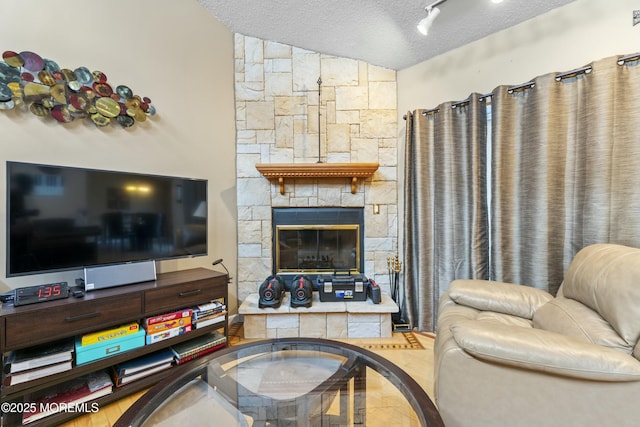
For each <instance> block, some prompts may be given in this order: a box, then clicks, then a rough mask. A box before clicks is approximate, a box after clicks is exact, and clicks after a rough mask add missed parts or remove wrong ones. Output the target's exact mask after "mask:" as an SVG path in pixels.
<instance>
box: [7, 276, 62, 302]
mask: <svg viewBox="0 0 640 427" xmlns="http://www.w3.org/2000/svg"><path fill="white" fill-rule="evenodd" d="M67 297H69V285H68V284H67V282H59V283H49V284H46V285H37V286H28V287H26V288H18V289H16V293H15V300H14V301H13V305H14V306H19V305H26V304H33V303H36V302H45V301H51V300H56V299H61V298H67Z"/></svg>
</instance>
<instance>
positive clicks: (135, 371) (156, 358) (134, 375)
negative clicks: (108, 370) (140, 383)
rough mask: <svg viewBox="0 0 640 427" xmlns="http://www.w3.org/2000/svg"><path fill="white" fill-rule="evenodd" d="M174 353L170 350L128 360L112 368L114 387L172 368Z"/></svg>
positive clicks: (166, 349)
mask: <svg viewBox="0 0 640 427" xmlns="http://www.w3.org/2000/svg"><path fill="white" fill-rule="evenodd" d="M173 363H174V353H173V351H172V350H171V349H170V348H165V349H164V350H160V351H156V352H155V353H151V354H147V355H146V356H142V357H138V358H136V359H133V360H128V361H126V362H123V363H119V364H117V365H115V366H113V368H112V369H113V378H114V380H115V383H116V387H121V386H123V385H125V384H129V383H131V382H134V381H137V380H139V379H142V378H144V377H147V376H149V375H152V374H155V373H156V372H160V371H163V370H165V369H168V368H170V367H171V366H173Z"/></svg>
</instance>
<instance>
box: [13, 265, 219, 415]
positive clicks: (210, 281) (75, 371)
mask: <svg viewBox="0 0 640 427" xmlns="http://www.w3.org/2000/svg"><path fill="white" fill-rule="evenodd" d="M227 277H228V276H227V274H225V273H221V272H217V271H213V270H208V269H206V268H195V269H190V270H183V271H176V272H171V273H163V274H159V275H158V278H157V279H156V280H150V281H146V282H142V283H138V284H133V285H128V286H124V287H118V288H108V289H100V290H97V291H94V292H87V293H86V294H85V296H84V298H80V299H79V298H72V297H71V298H66V299H62V300H55V301H49V302H46V303H40V304H32V305H25V306H20V307H14V306H12V305H7V304H4V305H2V306H0V307H1V308H0V354H1V356H2V362H3V365H4V358H5V354H6V352H8V351H11V350H19V349H22V348H26V347H31V346H34V345H37V344H43V343H48V342H53V341H57V340H59V339H63V338H68V337H73V336H77V335H82V334H85V333H88V332H94V331H99V330H102V329H106V328H110V327H114V326H118V325H121V324H124V323H127V322H132V321H138V322H141V321H142V319H144V318H146V317H149V316H154V315H158V314H163V313H168V312H172V311H176V310H179V309H182V308H186V307H192V306H194V305H198V304H203V303H207V302H209V301H211V300H214V299H217V300H222V301H224V304H225V305H227V286H228V285H227ZM43 319H46V322H44V321H43ZM219 329H220V330H223V333H224V336H225V337H227V338H228V320H227V318H226V317H225V320H224V321H223V322H221V323H218V324H215V325H211V326H208V327H205V328H200V329H195V330H193V331H192V332H188V333H185V334H183V335H179V336H176V337H174V338H170V339H167V340H164V341H159V342H156V343H154V344H150V345H145V346H143V347H139V348H136V349H133V350H129V351H125V352H122V353H117V354H115V355H113V356H110V357H106V358H103V359H98V360H96V361H94V362H90V363H86V364H82V365H75V364H74V367H73V368H72V369H71V370H68V371H65V372H61V373H59V374H54V375H50V376H47V377H44V378H39V379H36V380H32V381H28V382H25V383H20V384H16V385H13V386H4V385H3V386H1V387H0V402H2V403H4V402H10V403H15V405H14V407H16V408H17V407H19V406H20V405H18V402H20V404H21V403H22V402H23V401H24V397H25V396H27V395H28V394H30V393H32V392H35V391H38V390H42V389H46V388H49V387H51V386H53V385H56V384H59V383H62V382H65V381H67V380H70V379H73V378H76V377H79V376H81V375H86V374H89V373H92V372H96V371H101V370H105V369H109V368H110V367H111V366H114V365H116V364H118V363H122V362H125V361H127V360H130V359H134V358H136V357H140V356H143V355H146V354H149V353H152V352H155V351H157V350H161V349H163V348H167V347H170V346H172V345H174V344H177V343H179V342H183V341H188V340H191V339H193V338H196V337H198V336H200V335H204V334H206V333H209V332H212V331H215V330H219ZM187 363H189V362H187ZM173 369H176V367H173V368H170V369H166V370H164V371H161V372H159V373H157V374H154V375H151V376H149V377H145V378H143V379H141V380H138V381H134V382H132V383H130V384H127V385H125V386H122V387H117V388H115V387H114V390H113V393H111V394H109V395H107V396H104V397H102V398H99V399H97V400H96V401H95V402H97V404H98V405H99V406H100V407H103V406H104V405H106V404H107V403H110V402H113V401H116V400H119V399H121V398H122V397H124V396H126V395H129V394H132V393H135V392H138V391H140V390H143V389H145V388H148V387H149V386H151V385H153V384H155V383H157V382H158V381H160V380H162V379H163V378H165V377H167V376H168V375H171V372H172V370H173ZM8 407H9V406H8ZM79 415H83V414H82V413H73V412H61V413H58V414H55V415H51V416H48V417H46V418H43V419H41V420H38V421H34V422H32V423H29V424H28V425H29V426H49V425H58V424H60V423H62V422H64V421H67V420H69V419H71V418H74V417H76V416H79ZM1 416H2V418H1V419H0V425H2V427H5V426H9V427H13V426H20V425H22V414H20V413H3V414H2V415H1Z"/></svg>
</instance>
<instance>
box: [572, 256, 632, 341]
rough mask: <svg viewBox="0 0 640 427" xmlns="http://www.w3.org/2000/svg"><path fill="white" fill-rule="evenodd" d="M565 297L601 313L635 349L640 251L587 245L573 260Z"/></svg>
mask: <svg viewBox="0 0 640 427" xmlns="http://www.w3.org/2000/svg"><path fill="white" fill-rule="evenodd" d="M562 294H563V295H564V296H565V297H567V298H570V299H573V300H575V301H578V302H580V303H582V304H584V305H586V306H587V307H589V308H590V309H592V310H593V311H595V312H597V313H598V314H599V315H600V316H601V317H602V318H603V319H604V320H606V321H607V322H608V323H609V324H610V325H611V326H612V327H613V329H615V331H616V332H617V333H618V334H619V335H620V337H622V339H623V340H624V341H625V342H626V343H627V345H630V346H631V347H633V346H634V345H635V344H636V342H637V341H638V338H639V337H640V249H636V248H630V247H627V246H621V245H614V244H595V245H591V246H587V247H586V248H584V249H582V250H581V251H580V252H578V254H576V256H575V258H574V259H573V260H572V261H571V265H569V269H568V270H567V273H566V274H565V278H564V282H563V284H562ZM578 321H579V320H578Z"/></svg>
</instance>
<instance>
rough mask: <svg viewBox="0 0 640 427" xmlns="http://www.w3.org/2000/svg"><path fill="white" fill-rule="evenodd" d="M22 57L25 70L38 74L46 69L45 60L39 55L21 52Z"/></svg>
mask: <svg viewBox="0 0 640 427" xmlns="http://www.w3.org/2000/svg"><path fill="white" fill-rule="evenodd" d="M20 56H21V57H22V59H23V60H24V65H23V67H24V68H25V69H27V70H29V71H33V72H36V73H37V72H38V71H40V70H42V69H44V60H43V59H42V58H41V57H40V55H38V54H37V53H33V52H29V51H24V52H20Z"/></svg>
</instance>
